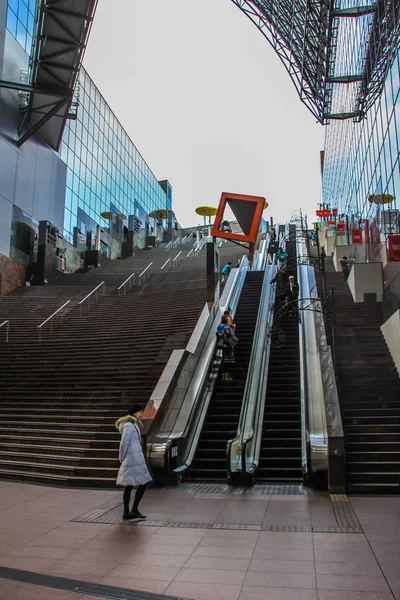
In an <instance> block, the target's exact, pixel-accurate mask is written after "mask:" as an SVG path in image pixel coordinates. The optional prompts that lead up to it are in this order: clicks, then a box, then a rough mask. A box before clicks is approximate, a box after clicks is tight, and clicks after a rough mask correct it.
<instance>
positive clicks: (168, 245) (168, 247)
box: [165, 241, 172, 252]
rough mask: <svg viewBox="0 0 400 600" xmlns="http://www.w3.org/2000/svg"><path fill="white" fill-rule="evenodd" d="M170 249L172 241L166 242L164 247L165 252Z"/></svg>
mask: <svg viewBox="0 0 400 600" xmlns="http://www.w3.org/2000/svg"><path fill="white" fill-rule="evenodd" d="M171 248H172V241H171V242H168V244H167V245H166V246H165V251H166V252H169V251H170V250H171Z"/></svg>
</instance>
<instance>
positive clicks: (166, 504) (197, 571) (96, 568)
mask: <svg viewBox="0 0 400 600" xmlns="http://www.w3.org/2000/svg"><path fill="white" fill-rule="evenodd" d="M120 498H121V492H119V491H113V490H108V491H99V490H70V489H63V488H52V487H44V486H32V485H26V484H19V483H11V482H0V566H2V567H11V568H16V569H23V570H27V571H32V572H34V573H42V574H50V575H55V576H60V577H67V578H70V579H74V580H81V581H87V582H95V583H102V584H104V585H111V586H119V587H123V588H128V589H131V590H143V591H147V592H153V593H158V594H165V595H170V596H174V597H180V598H188V599H192V600H400V497H399V498H366V497H362V498H359V497H357V498H350V502H351V505H352V507H353V509H354V512H355V515H356V516H357V519H358V521H359V524H360V525H361V527H362V531H363V532H360V533H336V532H316V531H314V530H313V529H312V528H324V527H325V528H335V527H336V528H337V526H338V522H337V520H336V517H335V513H334V510H333V508H332V502H331V499H330V497H329V495H327V494H311V495H279V494H275V495H266V494H254V495H247V494H243V495H235V494H232V493H228V492H222V493H202V492H201V491H192V492H190V491H188V492H180V491H177V490H171V489H166V490H165V489H154V490H148V491H147V492H146V495H145V497H144V499H143V503H142V505H141V510H142V511H143V512H145V514H147V516H148V520H149V519H151V520H152V521H157V522H159V523H161V522H164V524H166V525H171V524H173V522H179V524H180V526H179V527H172V526H151V525H148V526H147V525H145V526H137V525H132V524H121V523H118V522H116V521H117V519H118V517H119V515H120V512H121V509H120V507H117V508H111V510H109V511H108V513H106V514H107V515H108V516H109V517H110V519H109V520H110V521H111V522H110V523H106V522H96V519H93V521H94V522H76V521H75V522H74V521H73V519H76V518H78V517H80V516H82V515H83V514H85V513H88V511H93V510H94V509H96V508H98V507H101V506H104V504H105V503H107V502H108V503H109V504H110V506H113V505H114V506H115V504H116V503H117V502H118V499H120ZM113 500H115V502H113ZM102 512H104V510H103V511H101V510H100V511H99V514H102ZM112 521H114V522H112ZM149 522H150V521H149ZM186 523H187V524H188V525H189V524H190V525H191V526H188V527H187V526H186V525H185V524H186ZM194 525H195V526H194ZM218 525H219V526H230V527H235V526H237V528H229V529H218V528H211V527H215V526H217V527H218ZM246 525H248V526H252V527H253V528H254V529H253V530H251V528H250V529H249V528H248V529H247V530H241V529H239V527H240V526H246ZM285 528H286V529H290V528H292V529H294V528H295V529H296V530H295V531H287V530H286V531H284V529H285ZM273 529H276V530H273ZM302 529H303V530H302ZM3 598H4V599H5V598H10V599H12V600H19V599H20V598H21V600H22V599H23V600H39V599H40V600H47V599H48V600H88V599H89V598H92V599H93V598H95V597H94V596H82V594H80V593H75V592H74V591H72V590H71V591H62V590H57V589H54V588H45V587H40V586H37V585H30V584H29V583H19V582H15V581H12V580H9V579H0V600H3Z"/></svg>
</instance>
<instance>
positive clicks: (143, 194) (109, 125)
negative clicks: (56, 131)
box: [61, 69, 172, 243]
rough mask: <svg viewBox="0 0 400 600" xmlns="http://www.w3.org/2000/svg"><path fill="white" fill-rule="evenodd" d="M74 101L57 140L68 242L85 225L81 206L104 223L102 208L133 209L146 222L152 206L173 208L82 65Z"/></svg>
mask: <svg viewBox="0 0 400 600" xmlns="http://www.w3.org/2000/svg"><path fill="white" fill-rule="evenodd" d="M79 101H80V106H79V109H78V118H77V119H76V120H75V121H73V120H71V121H68V123H67V126H66V128H65V132H64V136H63V142H62V146H61V157H62V159H63V160H64V161H65V162H66V164H67V167H68V172H67V192H66V199H65V219H64V236H65V237H66V239H68V241H70V242H71V243H72V241H73V231H74V227H79V228H80V229H85V227H87V225H88V223H87V222H86V223H84V222H83V219H82V212H81V211H83V213H84V214H86V215H87V217H88V218H89V219H90V220H92V221H93V222H96V223H99V224H100V226H101V227H102V228H107V227H108V225H109V220H108V219H104V218H101V217H100V215H101V213H106V212H110V211H111V212H114V213H115V212H118V213H120V214H123V215H126V217H128V216H130V215H134V216H136V217H138V218H139V219H140V221H141V222H142V224H143V225H145V223H146V221H149V217H148V215H149V214H150V213H152V212H153V211H157V210H172V199H171V197H169V198H168V197H167V194H166V192H165V191H164V190H163V188H162V187H161V186H160V184H159V183H158V181H157V179H156V177H155V176H154V175H153V173H152V171H151V170H150V168H149V166H148V165H147V163H146V162H145V161H144V159H143V157H142V156H141V154H140V153H139V151H138V150H137V148H136V147H135V145H134V144H133V142H132V141H131V139H130V138H129V136H128V135H127V133H126V132H125V130H124V129H123V127H122V126H121V124H120V123H119V121H118V120H117V118H116V117H115V115H114V114H113V113H112V111H111V110H110V108H109V106H108V105H107V103H106V101H105V100H104V98H103V96H102V95H101V94H100V92H99V90H98V89H97V88H96V86H95V85H94V83H93V81H92V80H91V79H90V77H89V75H88V74H87V73H86V71H85V70H84V69H82V71H81V74H80V90H79ZM127 223H128V222H127V221H126V225H127ZM151 226H152V220H151V221H150V224H149V227H151ZM149 233H151V231H149Z"/></svg>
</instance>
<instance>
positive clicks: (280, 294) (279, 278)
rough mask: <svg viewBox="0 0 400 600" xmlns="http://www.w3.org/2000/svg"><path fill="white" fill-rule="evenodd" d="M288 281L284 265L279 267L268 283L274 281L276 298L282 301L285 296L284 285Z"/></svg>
mask: <svg viewBox="0 0 400 600" xmlns="http://www.w3.org/2000/svg"><path fill="white" fill-rule="evenodd" d="M288 281H289V278H288V274H287V273H286V269H285V267H281V268H280V269H279V271H278V272H277V274H276V275H275V277H274V278H273V279H271V281H270V283H271V284H272V283H276V299H277V301H278V302H282V301H283V299H284V297H285V285H286V284H287V282H288Z"/></svg>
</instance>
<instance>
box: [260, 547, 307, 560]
mask: <svg viewBox="0 0 400 600" xmlns="http://www.w3.org/2000/svg"><path fill="white" fill-rule="evenodd" d="M253 558H260V559H263V560H288V561H291V560H305V561H313V560H314V551H313V550H288V549H286V548H284V549H281V548H273V547H272V548H259V547H257V548H256V549H255V550H254V554H253Z"/></svg>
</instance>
